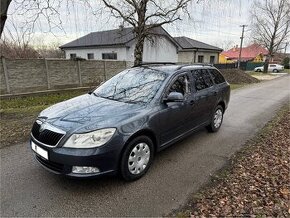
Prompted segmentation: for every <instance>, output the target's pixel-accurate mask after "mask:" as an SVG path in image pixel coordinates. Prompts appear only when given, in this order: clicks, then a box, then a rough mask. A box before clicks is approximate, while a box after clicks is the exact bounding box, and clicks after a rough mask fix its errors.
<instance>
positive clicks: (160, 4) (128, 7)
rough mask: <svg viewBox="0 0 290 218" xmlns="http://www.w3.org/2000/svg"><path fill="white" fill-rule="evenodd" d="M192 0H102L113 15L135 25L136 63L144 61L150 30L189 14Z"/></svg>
mask: <svg viewBox="0 0 290 218" xmlns="http://www.w3.org/2000/svg"><path fill="white" fill-rule="evenodd" d="M190 1H191V0H171V1H163V0H119V1H114V0H102V2H103V3H104V4H105V6H106V7H107V8H108V9H109V10H110V11H111V13H112V15H113V16H114V17H116V18H120V19H122V20H123V22H124V23H126V24H128V25H129V26H131V27H133V32H134V34H135V41H136V44H135V50H134V57H135V61H134V65H138V64H140V63H141V62H142V56H143V45H144V41H145V39H146V38H148V37H150V31H151V30H152V29H154V28H156V27H160V26H162V25H164V24H169V23H173V22H174V21H177V20H180V19H181V17H180V15H181V13H182V12H183V13H186V14H188V11H187V5H188V3H189V2H190Z"/></svg>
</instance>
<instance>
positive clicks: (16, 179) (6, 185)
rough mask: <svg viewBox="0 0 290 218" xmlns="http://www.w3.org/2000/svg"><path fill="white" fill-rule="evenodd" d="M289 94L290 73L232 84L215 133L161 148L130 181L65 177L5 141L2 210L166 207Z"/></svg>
mask: <svg viewBox="0 0 290 218" xmlns="http://www.w3.org/2000/svg"><path fill="white" fill-rule="evenodd" d="M289 97H290V76H284V77H281V78H279V79H275V80H272V81H268V82H263V83H260V84H257V85H253V86H250V87H246V88H242V89H239V90H235V91H233V92H232V96H231V102H230V105H229V108H228V110H227V111H226V114H225V119H224V123H223V126H222V128H221V129H220V131H219V132H218V133H215V134H212V133H207V131H206V130H201V131H199V132H197V133H196V134H194V135H192V136H190V137H188V138H186V139H185V140H183V141H181V142H179V143H177V144H175V145H173V146H172V147H170V148H168V149H166V150H165V151H163V152H161V153H159V154H158V155H157V157H156V159H155V162H154V164H153V166H152V168H151V169H150V171H149V172H148V174H147V175H146V176H145V177H143V178H142V179H141V180H139V181H136V182H133V183H125V182H123V181H121V180H120V179H118V178H116V177H107V178H100V179H93V180H92V179H91V180H72V179H68V178H64V177H61V176H57V175H54V174H51V173H49V172H47V171H45V170H44V169H42V167H41V166H39V165H38V164H37V163H36V162H35V160H34V159H33V157H32V154H31V151H30V150H29V149H28V145H27V144H28V143H25V144H19V145H14V146H10V147H6V148H3V149H1V150H0V152H1V214H0V216H1V217H3V216H29V217H31V216H160V215H162V214H166V213H168V212H170V211H171V209H174V208H177V207H179V205H180V204H182V203H184V202H185V201H186V199H187V198H188V196H189V194H190V193H193V192H195V191H197V190H198V188H200V187H201V185H203V184H205V183H206V182H208V181H209V178H210V175H211V174H213V173H214V172H215V171H216V170H218V169H220V168H221V167H222V166H223V165H224V164H225V163H226V161H227V160H228V158H229V157H230V156H231V155H232V154H233V153H235V152H236V151H237V150H239V149H240V148H241V147H242V146H243V144H244V143H245V142H246V141H247V140H248V139H250V138H251V137H253V136H254V135H255V133H256V132H257V131H258V130H259V129H260V128H262V127H263V126H264V125H265V123H266V122H267V121H269V120H270V119H271V118H272V117H273V116H274V115H275V112H276V111H277V109H279V108H280V106H281V105H282V104H283V103H284V102H285V101H286V100H287V99H288V100H289ZM7 125H9V124H7Z"/></svg>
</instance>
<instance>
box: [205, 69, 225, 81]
mask: <svg viewBox="0 0 290 218" xmlns="http://www.w3.org/2000/svg"><path fill="white" fill-rule="evenodd" d="M208 71H209V73H210V74H211V76H212V78H213V81H214V82H215V84H220V83H223V82H225V79H224V77H223V76H222V75H221V73H220V72H218V71H217V70H215V69H209V70H208Z"/></svg>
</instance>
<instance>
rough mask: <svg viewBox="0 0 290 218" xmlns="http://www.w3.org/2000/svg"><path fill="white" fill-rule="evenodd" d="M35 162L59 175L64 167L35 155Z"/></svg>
mask: <svg viewBox="0 0 290 218" xmlns="http://www.w3.org/2000/svg"><path fill="white" fill-rule="evenodd" d="M36 160H37V161H38V162H39V163H40V164H42V165H43V166H45V167H47V168H48V169H51V170H53V171H56V172H59V173H61V172H62V171H63V169H64V165H62V164H58V163H54V162H51V161H48V160H45V159H43V158H41V157H39V156H38V155H36Z"/></svg>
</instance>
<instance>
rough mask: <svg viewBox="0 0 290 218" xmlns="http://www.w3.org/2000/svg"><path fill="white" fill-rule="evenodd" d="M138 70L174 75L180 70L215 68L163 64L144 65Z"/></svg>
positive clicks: (198, 65) (197, 65)
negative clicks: (144, 69) (146, 69)
mask: <svg viewBox="0 0 290 218" xmlns="http://www.w3.org/2000/svg"><path fill="white" fill-rule="evenodd" d="M136 68H148V69H153V70H158V71H162V72H166V73H169V74H173V73H175V72H176V71H180V70H192V69H195V68H196V69H199V68H207V69H209V68H214V69H215V67H213V66H212V65H209V64H178V65H175V64H169V65H167V64H166V65H161V64H148V65H146V64H144V65H141V66H136Z"/></svg>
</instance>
